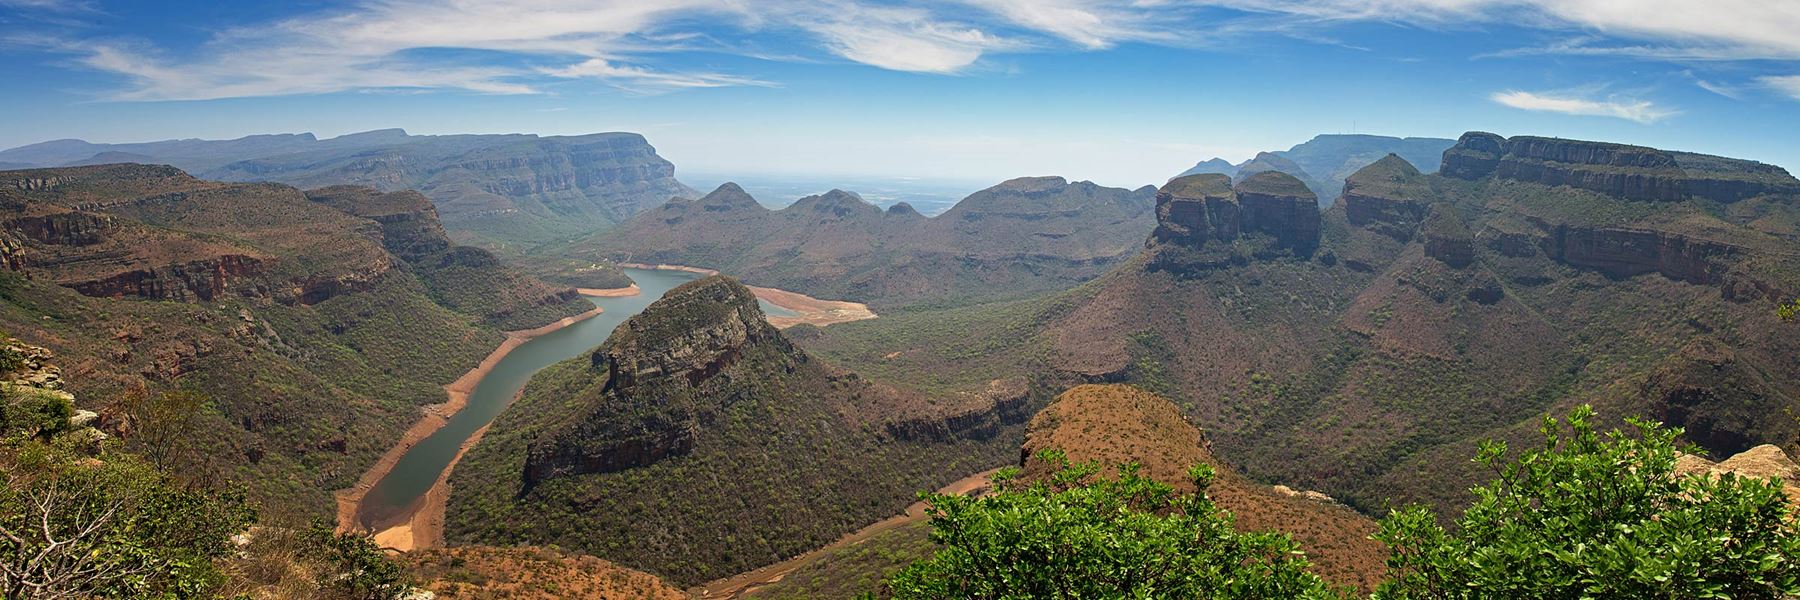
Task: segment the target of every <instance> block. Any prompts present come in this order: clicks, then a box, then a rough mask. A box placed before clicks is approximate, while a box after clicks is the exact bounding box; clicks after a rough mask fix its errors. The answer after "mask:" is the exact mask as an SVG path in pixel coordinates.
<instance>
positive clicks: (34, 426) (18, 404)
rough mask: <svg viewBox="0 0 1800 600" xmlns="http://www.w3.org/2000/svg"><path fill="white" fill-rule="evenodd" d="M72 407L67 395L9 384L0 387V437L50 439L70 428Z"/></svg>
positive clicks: (73, 410) (73, 407)
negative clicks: (18, 436)
mask: <svg viewBox="0 0 1800 600" xmlns="http://www.w3.org/2000/svg"><path fill="white" fill-rule="evenodd" d="M74 414H75V406H74V405H73V404H71V403H70V402H69V398H68V396H66V395H63V394H59V393H57V392H53V391H50V390H41V389H38V388H34V387H27V386H21V385H12V384H0V437H6V436H12V435H24V436H26V437H31V436H40V435H41V436H49V435H53V434H55V433H57V432H59V431H62V430H64V429H67V428H68V427H69V417H70V416H73V415H74Z"/></svg>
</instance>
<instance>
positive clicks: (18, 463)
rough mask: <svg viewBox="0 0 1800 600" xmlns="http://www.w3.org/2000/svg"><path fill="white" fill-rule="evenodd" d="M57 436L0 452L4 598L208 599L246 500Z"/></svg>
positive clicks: (245, 518)
mask: <svg viewBox="0 0 1800 600" xmlns="http://www.w3.org/2000/svg"><path fill="white" fill-rule="evenodd" d="M73 438H75V436H69V435H65V436H60V437H57V438H55V439H52V440H50V441H48V442H45V441H37V440H23V441H16V442H15V443H12V444H9V445H6V446H0V473H4V479H5V486H4V487H3V488H0V598H9V599H18V600H26V599H35V598H169V599H173V598H204V597H211V596H213V595H214V594H215V592H216V590H217V589H218V587H219V586H220V585H221V584H223V583H224V576H223V575H222V574H221V573H220V571H219V569H218V568H217V567H216V566H215V564H214V561H215V560H216V559H219V558H221V557H224V556H226V555H227V554H228V553H229V552H230V550H231V548H232V546H231V543H230V541H229V539H230V536H231V535H232V534H235V533H237V532H239V531H242V530H243V529H244V527H245V526H246V525H248V524H249V523H250V522H251V521H252V520H254V518H255V515H254V514H253V511H251V509H250V508H248V506H247V505H246V504H245V503H244V500H243V496H242V494H240V493H236V492H231V493H221V494H214V493H208V492H205V491H201V490H196V489H191V488H186V487H183V486H180V485H178V484H176V483H175V482H174V481H172V480H170V479H169V477H168V476H167V475H166V474H164V473H162V472H159V471H157V470H156V469H155V468H153V467H151V466H150V465H148V464H146V463H144V462H143V461H142V460H139V459H137V458H136V457H135V456H132V455H130V454H126V453H123V452H115V451H106V450H103V451H102V452H101V453H100V454H98V455H90V454H89V453H88V452H86V451H84V450H82V449H81V448H82V447H84V446H86V443H85V442H84V441H83V440H79V439H73Z"/></svg>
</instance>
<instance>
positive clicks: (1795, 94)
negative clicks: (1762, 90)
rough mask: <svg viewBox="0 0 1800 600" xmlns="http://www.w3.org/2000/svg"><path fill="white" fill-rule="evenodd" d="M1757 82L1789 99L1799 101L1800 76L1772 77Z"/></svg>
mask: <svg viewBox="0 0 1800 600" xmlns="http://www.w3.org/2000/svg"><path fill="white" fill-rule="evenodd" d="M1757 81H1760V82H1762V84H1763V85H1766V86H1769V88H1771V89H1773V90H1775V91H1777V92H1781V93H1782V94H1784V95H1786V96H1787V97H1789V98H1793V99H1795V100H1800V75H1774V76H1769V77H1762V78H1759V79H1758V80H1757Z"/></svg>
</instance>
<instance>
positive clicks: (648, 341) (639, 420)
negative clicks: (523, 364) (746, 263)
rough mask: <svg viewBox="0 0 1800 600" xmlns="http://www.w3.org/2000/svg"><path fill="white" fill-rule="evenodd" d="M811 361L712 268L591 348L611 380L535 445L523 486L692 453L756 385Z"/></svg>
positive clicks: (598, 368)
mask: <svg viewBox="0 0 1800 600" xmlns="http://www.w3.org/2000/svg"><path fill="white" fill-rule="evenodd" d="M808 360H809V359H808V358H807V356H806V355H805V354H804V353H802V352H801V351H800V350H798V349H796V348H794V347H793V345H792V344H790V343H789V342H788V341H787V339H786V338H784V337H782V335H781V333H780V332H779V331H777V330H776V329H775V328H774V327H773V326H771V325H769V322H768V320H767V319H766V318H765V317H764V316H763V312H762V309H761V308H758V306H757V304H756V296H755V295H754V294H752V293H751V292H750V290H749V288H746V287H744V286H743V285H742V284H740V283H738V282H737V281H736V280H733V279H731V278H729V277H724V276H721V275H714V276H711V277H706V278H704V279H698V280H695V281H690V282H688V283H685V284H682V285H681V286H679V287H676V288H675V289H672V290H669V292H668V293H666V294H664V295H663V297H662V299H660V300H657V301H656V302H654V303H651V304H650V306H649V307H646V308H645V309H644V311H643V312H641V313H638V314H637V315H636V316H633V317H631V318H630V319H628V320H626V321H625V323H623V324H621V325H620V326H619V328H618V329H616V330H614V331H613V334H612V336H611V337H608V338H607V340H606V343H605V344H603V345H601V346H600V347H599V348H598V349H596V350H594V352H593V353H592V354H591V355H590V364H591V366H592V369H593V371H594V375H595V376H596V377H604V378H605V381H606V383H605V384H604V386H603V387H602V388H601V389H600V393H599V395H598V396H597V397H583V398H578V399H572V400H571V402H579V403H585V406H583V414H582V415H581V416H580V417H578V418H577V419H575V420H573V421H571V422H568V423H566V424H563V425H562V426H560V427H558V428H556V429H555V430H552V431H546V432H544V433H543V434H542V435H540V436H538V439H537V440H536V441H533V442H532V443H531V444H530V447H529V449H528V450H527V457H526V462H525V472H524V482H525V488H524V489H523V490H521V493H524V492H528V491H530V489H531V488H532V487H534V486H536V485H537V484H538V483H539V482H541V481H544V480H546V479H551V478H555V477H564V476H570V475H580V474H585V473H607V472H613V471H620V470H624V469H630V468H635V467H641V466H645V465H649V464H652V463H655V462H657V461H660V460H663V459H666V458H670V457H674V456H680V455H683V454H687V453H688V452H690V451H692V450H693V447H694V437H695V435H696V434H697V432H698V431H700V430H702V429H703V428H705V427H706V425H707V424H708V423H711V422H712V421H713V419H714V418H715V417H716V416H717V415H718V414H719V413H720V412H721V411H724V410H725V409H726V408H728V407H729V406H731V405H732V404H733V403H735V402H736V401H738V400H740V399H742V398H744V397H746V395H747V394H748V393H749V392H748V391H747V389H748V388H747V387H746V386H757V385H762V384H763V383H764V382H767V381H768V380H769V379H770V378H771V377H774V376H777V375H778V374H781V373H788V372H792V371H794V370H795V369H797V368H798V365H799V364H801V363H805V362H807V361H808Z"/></svg>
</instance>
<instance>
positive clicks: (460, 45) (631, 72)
mask: <svg viewBox="0 0 1800 600" xmlns="http://www.w3.org/2000/svg"><path fill="white" fill-rule="evenodd" d="M85 5H86V3H85V2H84V1H83V0H0V6H10V7H27V6H29V7H34V8H37V9H40V10H59V9H60V7H71V6H85ZM1350 22H1387V23H1396V24H1402V25H1406V26H1413V27H1426V28H1459V27H1485V26H1493V25H1505V26H1522V27H1535V28H1539V29H1544V30H1548V31H1554V32H1560V33H1564V34H1567V41H1565V42H1562V43H1558V44H1552V45H1549V46H1542V47H1528V48H1519V49H1514V50H1511V51H1507V52H1503V53H1501V54H1500V55H1522V54H1590V55H1592V54H1604V55H1619V56H1630V57H1636V58H1643V59H1651V60H1682V61H1692V60H1742V59H1775V60H1791V59H1800V10H1795V9H1794V8H1793V7H1792V5H1791V3H1789V2H1775V1H1769V0H1709V1H1708V2H1694V1H1691V0H932V1H930V2H923V3H909V4H904V5H900V4H894V3H891V2H887V1H884V0H656V1H645V0H353V1H352V3H351V4H349V5H347V6H342V7H338V8H333V9H328V10H324V11H319V12H313V13H306V14H300V15H296V16H294V17H291V18H288V19H286V20H281V21H277V22H273V23H264V24H257V25H250V26H242V27H239V28H235V29H229V30H225V31H221V32H217V33H216V35H215V36H214V38H213V39H211V40H210V41H208V42H207V43H205V44H203V45H202V46H201V47H200V48H199V49H197V50H194V51H191V52H189V53H187V54H183V55H171V54H167V53H164V52H162V51H159V49H157V48H147V47H142V46H138V45H134V44H132V43H128V42H121V41H118V40H93V39H86V40H81V41H80V42H79V43H74V44H69V45H68V48H69V49H68V50H67V51H68V52H70V53H73V54H76V55H78V56H82V57H84V58H82V62H83V63H84V64H87V65H89V66H91V67H93V68H96V69H101V70H105V71H110V72H114V73H118V74H120V75H122V76H124V77H125V78H126V79H127V80H128V81H129V82H130V84H129V85H128V86H127V87H126V88H125V89H123V90H120V91H119V92H118V93H117V94H115V95H114V97H116V98H118V99H127V100H186V99H204V98H223V97H237V96H267V95H283V94H305V93H327V92H336V91H350V90H366V89H384V88H394V89H450V90H464V91H470V92H477V93H501V94H516V93H534V92H538V91H541V90H542V89H543V88H544V87H545V86H547V85H549V84H550V82H552V81H555V80H557V79H568V78H583V79H588V80H597V81H601V82H604V83H607V84H609V85H614V86H617V87H620V88H623V89H627V90H632V91H638V92H654V91H671V90H682V89H694V88H711V87H723V86H740V85H768V84H769V82H767V81H764V80H762V79H761V78H759V77H756V76H755V75H751V74H738V73H724V72H714V71H699V72H695V71H690V70H685V69H683V68H680V67H673V66H669V64H668V63H669V61H665V60H661V57H663V56H666V55H668V54H669V53H671V52H676V51H693V50H696V49H698V50H704V51H709V52H721V53H731V54H741V55H744V56H751V57H758V58H762V59H772V60H815V59H817V58H820V57H831V58H832V59H835V60H847V61H851V62H854V63H860V64H865V65H869V66H873V67H877V68H882V69H890V70H897V71H910V72H919V73H931V74H957V73H965V72H969V71H970V70H971V69H972V68H974V67H976V66H977V65H980V64H982V60H983V58H985V57H987V56H989V55H992V54H995V53H1013V52H1030V51H1045V50H1061V51H1069V50H1072V51H1099V50H1105V49H1108V48H1113V47H1115V46H1117V45H1119V44H1123V43H1148V44H1158V45H1166V46H1204V45H1208V44H1224V43H1227V42H1229V41H1231V40H1232V39H1234V38H1235V37H1239V36H1245V35H1256V34H1275V35H1282V36H1287V37H1293V38H1297V39H1302V40H1311V41H1315V42H1318V43H1334V42H1332V41H1331V40H1332V38H1331V36H1330V31H1331V29H1332V28H1333V27H1334V26H1337V25H1340V24H1343V23H1350ZM765 37H767V38H779V39H780V40H781V42H780V43H777V44H775V45H776V46H778V47H780V48H781V50H780V51H779V52H777V53H766V52H763V51H761V50H744V49H743V48H752V47H755V46H758V44H755V43H737V42H733V43H730V44H727V43H722V42H719V41H718V40H719V39H730V38H742V39H762V38H765ZM795 41H798V43H797V44H796V43H794V42H795ZM734 46H736V47H734ZM1603 104H1604V103H1603Z"/></svg>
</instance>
